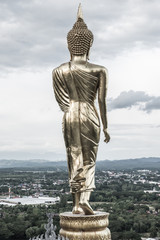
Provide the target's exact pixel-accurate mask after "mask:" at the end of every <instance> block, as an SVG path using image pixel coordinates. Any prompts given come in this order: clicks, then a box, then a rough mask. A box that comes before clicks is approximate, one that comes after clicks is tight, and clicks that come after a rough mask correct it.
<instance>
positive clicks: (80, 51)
mask: <svg viewBox="0 0 160 240" xmlns="http://www.w3.org/2000/svg"><path fill="white" fill-rule="evenodd" d="M67 42H68V49H69V51H70V54H71V56H72V55H75V56H81V55H84V54H86V55H87V57H88V55H89V50H90V47H91V46H92V43H93V34H92V32H91V31H90V30H89V29H88V28H87V25H86V24H85V22H84V20H83V15H82V10H81V5H80V6H79V9H78V15H77V21H76V22H75V24H74V26H73V28H72V29H71V30H70V31H69V33H68V35H67Z"/></svg>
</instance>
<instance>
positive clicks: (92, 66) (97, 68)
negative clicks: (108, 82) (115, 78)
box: [88, 63, 108, 73]
mask: <svg viewBox="0 0 160 240" xmlns="http://www.w3.org/2000/svg"><path fill="white" fill-rule="evenodd" d="M88 67H89V68H90V69H91V70H93V71H96V72H102V73H108V70H107V68H106V67H104V66H101V65H98V64H94V63H88Z"/></svg>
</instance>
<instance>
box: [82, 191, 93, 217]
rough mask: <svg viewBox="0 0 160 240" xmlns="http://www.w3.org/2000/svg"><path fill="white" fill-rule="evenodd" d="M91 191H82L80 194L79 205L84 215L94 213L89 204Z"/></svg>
mask: <svg viewBox="0 0 160 240" xmlns="http://www.w3.org/2000/svg"><path fill="white" fill-rule="evenodd" d="M90 195H91V191H84V192H81V194H80V202H79V206H80V207H81V208H82V209H83V211H84V213H85V215H94V211H93V209H92V207H91V206H90V204H89V198H90Z"/></svg>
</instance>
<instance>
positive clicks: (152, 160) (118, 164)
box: [0, 157, 160, 170]
mask: <svg viewBox="0 0 160 240" xmlns="http://www.w3.org/2000/svg"><path fill="white" fill-rule="evenodd" d="M4 168H28V169H31V168H32V169H52V170H53V169H54V170H58V169H59V170H65V169H66V168H67V162H66V161H56V162H55V161H47V160H42V159H31V160H8V159H1V160H0V169H4ZM96 168H97V170H125V169H128V170H129V169H160V157H149V158H136V159H125V160H112V161H111V160H103V161H97V162H96Z"/></svg>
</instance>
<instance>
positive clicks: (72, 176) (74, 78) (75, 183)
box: [53, 8, 110, 215]
mask: <svg viewBox="0 0 160 240" xmlns="http://www.w3.org/2000/svg"><path fill="white" fill-rule="evenodd" d="M77 19H78V20H77V21H79V22H78V23H77V24H78V25H77V24H76V25H74V27H73V29H74V28H76V30H73V34H74V33H75V39H76V43H75V47H74V46H72V49H71V48H70V47H69V50H70V54H71V61H70V62H67V63H64V64H62V65H60V66H59V67H58V68H56V69H54V70H53V88H54V92H55V97H56V100H57V102H58V104H59V106H60V108H61V110H62V111H63V112H64V117H63V134H64V140H65V146H66V151H67V160H68V170H69V183H70V189H71V192H72V196H73V211H72V212H73V213H75V214H78V213H79V214H80V213H84V214H86V215H91V214H94V212H93V210H92V208H91V206H90V204H89V198H90V194H91V191H93V189H94V188H95V179H94V178H95V162H96V156H97V150H98V144H99V140H100V119H99V116H98V113H97V110H96V108H95V105H94V101H95V99H96V96H97V94H98V103H99V110H100V117H101V121H102V124H103V130H104V136H105V140H104V141H105V142H106V143H107V142H109V140H110V136H109V134H108V132H107V110H106V91H107V78H108V77H107V69H106V68H105V67H103V66H99V65H96V64H93V63H90V62H88V55H89V49H90V46H91V45H92V40H90V46H89V47H88V48H87V49H86V52H85V54H83V55H74V54H73V52H81V48H82V47H83V46H86V45H85V41H88V39H89V38H88V35H87V34H89V33H90V31H89V30H88V29H87V26H86V24H85V25H84V22H83V19H82V11H81V8H79V11H78V17H77ZM77 26H78V27H77ZM81 26H82V27H81ZM84 26H85V27H84ZM73 34H72V37H73V36H74V35H73ZM79 36H80V38H79ZM86 36H87V37H86ZM72 40H74V39H72ZM73 42H74V41H72V43H73ZM87 46H88V45H87ZM84 49H85V48H83V51H84Z"/></svg>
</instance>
